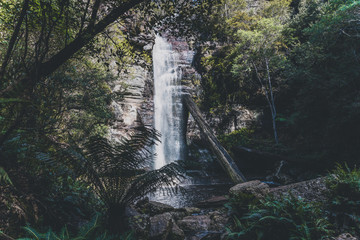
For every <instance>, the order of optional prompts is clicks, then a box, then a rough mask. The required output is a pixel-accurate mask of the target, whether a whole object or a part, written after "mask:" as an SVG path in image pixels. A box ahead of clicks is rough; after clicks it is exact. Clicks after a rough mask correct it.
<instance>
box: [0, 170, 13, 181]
mask: <svg viewBox="0 0 360 240" xmlns="http://www.w3.org/2000/svg"><path fill="white" fill-rule="evenodd" d="M0 184H10V185H12V184H13V183H12V182H11V179H10V177H9V175H8V174H7V173H6V171H5V169H4V168H2V167H0Z"/></svg>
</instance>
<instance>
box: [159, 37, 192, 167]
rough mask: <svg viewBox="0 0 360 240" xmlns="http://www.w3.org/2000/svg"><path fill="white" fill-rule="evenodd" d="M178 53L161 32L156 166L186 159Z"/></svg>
mask: <svg viewBox="0 0 360 240" xmlns="http://www.w3.org/2000/svg"><path fill="white" fill-rule="evenodd" d="M178 63H179V53H177V52H176V51H173V50H172V46H171V44H170V43H168V42H167V41H166V39H164V38H162V37H160V36H159V35H157V36H156V38H155V45H154V48H153V70H154V109H155V110H154V122H155V129H157V130H158V131H159V132H160V133H161V143H158V145H156V147H155V152H156V157H155V162H154V168H155V169H159V168H161V167H163V166H164V165H166V164H168V163H170V162H172V161H175V160H180V159H184V154H185V151H184V147H185V139H184V135H183V115H184V113H183V106H182V100H181V68H180V67H179V65H178Z"/></svg>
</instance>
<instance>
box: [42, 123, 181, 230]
mask: <svg viewBox="0 0 360 240" xmlns="http://www.w3.org/2000/svg"><path fill="white" fill-rule="evenodd" d="M135 130H136V131H135V133H134V134H133V135H131V136H130V137H129V138H125V139H123V140H122V141H121V142H119V143H118V142H110V141H109V140H108V139H105V138H102V137H98V136H96V137H91V138H90V139H89V140H88V141H87V142H85V143H84V144H83V145H82V146H81V147H77V148H74V147H66V148H64V147H60V148H59V149H60V151H57V152H56V153H55V155H54V156H53V157H54V158H56V159H61V160H62V161H61V164H62V165H66V166H67V167H68V168H69V169H71V170H73V171H74V172H75V173H76V175H77V176H81V178H82V179H84V180H85V181H86V182H87V183H88V184H89V185H90V186H92V188H93V190H94V191H95V193H96V194H97V196H98V197H99V198H100V199H101V200H102V202H103V203H104V204H105V206H106V207H107V215H108V226H109V227H110V228H111V229H113V230H114V231H119V230H121V229H124V227H125V222H124V217H123V216H124V213H125V207H126V205H128V204H130V203H132V202H134V201H136V200H138V199H140V198H142V197H144V196H145V195H146V194H148V193H150V192H154V191H156V190H157V189H163V190H164V191H169V192H175V191H177V190H178V188H177V183H178V181H179V179H180V178H181V177H182V173H183V166H182V164H181V163H180V162H174V163H171V164H169V165H167V166H164V167H163V168H161V169H158V170H153V171H146V170H145V169H147V168H149V167H150V166H151V164H152V160H153V155H152V148H151V147H152V146H153V145H154V144H155V143H156V141H158V137H159V133H158V132H157V131H156V130H154V129H151V128H147V127H138V128H136V129H135ZM44 160H45V162H48V163H51V164H60V162H56V161H53V160H51V156H50V157H48V156H46V157H44Z"/></svg>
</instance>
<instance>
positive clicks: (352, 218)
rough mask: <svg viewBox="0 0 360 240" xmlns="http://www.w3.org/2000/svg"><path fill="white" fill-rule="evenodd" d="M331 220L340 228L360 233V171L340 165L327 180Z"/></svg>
mask: <svg viewBox="0 0 360 240" xmlns="http://www.w3.org/2000/svg"><path fill="white" fill-rule="evenodd" d="M326 184H327V187H328V188H329V189H330V193H329V200H330V201H329V206H328V207H329V212H330V218H331V220H333V222H335V223H336V224H337V226H338V228H340V229H343V230H345V231H349V232H352V233H355V234H359V233H360V209H359V204H360V170H359V169H358V168H354V169H352V170H351V169H350V168H349V167H348V166H347V165H346V164H345V166H341V165H338V166H337V168H336V169H335V170H334V171H333V172H332V173H331V174H330V175H329V177H328V178H327V182H326Z"/></svg>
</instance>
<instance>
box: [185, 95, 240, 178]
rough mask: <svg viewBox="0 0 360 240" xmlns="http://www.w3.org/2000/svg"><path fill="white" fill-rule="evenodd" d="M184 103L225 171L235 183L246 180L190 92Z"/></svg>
mask: <svg viewBox="0 0 360 240" xmlns="http://www.w3.org/2000/svg"><path fill="white" fill-rule="evenodd" d="M184 103H185V106H186V108H187V110H188V111H189V112H190V113H191V115H192V116H193V118H194V119H195V121H196V123H197V124H198V126H199V128H200V130H201V131H202V132H203V133H204V135H205V140H206V141H207V142H208V144H209V146H210V147H211V149H212V150H213V152H214V153H215V155H216V156H217V160H218V162H219V163H220V165H221V166H222V167H223V169H224V170H225V172H226V173H227V174H228V175H229V177H230V178H231V180H232V181H233V182H234V183H241V182H246V179H245V177H244V175H243V174H242V173H241V172H240V170H239V168H238V167H237V166H236V164H235V162H234V160H233V159H232V158H231V157H230V155H229V153H228V152H227V151H226V150H225V149H224V148H223V147H222V146H221V144H220V143H219V141H218V140H217V138H216V137H215V135H214V134H213V133H212V132H211V130H210V127H209V126H208V125H207V123H206V121H205V120H204V118H203V117H202V115H201V112H200V110H199V108H198V107H197V105H196V104H195V103H194V101H193V100H192V98H191V96H190V94H184Z"/></svg>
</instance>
